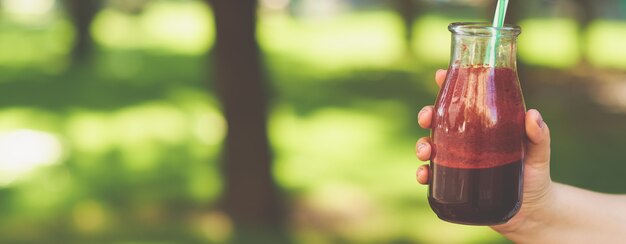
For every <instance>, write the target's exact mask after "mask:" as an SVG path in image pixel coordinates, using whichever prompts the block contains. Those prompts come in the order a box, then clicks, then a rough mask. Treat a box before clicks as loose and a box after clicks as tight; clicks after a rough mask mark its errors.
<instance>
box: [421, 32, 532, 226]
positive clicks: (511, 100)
mask: <svg viewBox="0 0 626 244" xmlns="http://www.w3.org/2000/svg"><path fill="white" fill-rule="evenodd" d="M448 29H449V30H450V31H451V32H452V53H451V60H450V66H449V68H448V73H447V75H446V79H445V81H444V83H443V85H442V88H441V90H440V92H439V95H438V97H437V101H436V103H435V109H434V114H433V121H432V125H433V128H432V134H431V141H432V154H431V161H430V169H431V177H430V182H429V183H430V186H429V191H428V202H429V203H430V206H431V208H432V209H433V211H434V212H435V213H436V214H437V216H439V218H441V219H443V220H446V221H449V222H454V223H461V224H471V225H495V224H501V223H505V222H506V221H508V220H509V219H510V218H512V217H513V216H514V215H515V214H516V213H517V211H518V210H519V208H520V207H521V203H522V183H523V182H522V180H523V168H524V165H523V162H524V146H525V139H526V135H525V126H524V117H525V111H526V108H525V105H524V98H523V96H522V92H521V89H520V84H519V79H518V76H517V68H516V51H517V50H516V38H517V36H518V35H519V34H520V32H521V31H520V28H519V27H518V26H510V25H505V26H504V27H502V28H495V27H491V26H489V24H487V23H452V24H450V25H449V27H448ZM496 35H497V36H498V37H499V38H497V40H496V38H494V36H496Z"/></svg>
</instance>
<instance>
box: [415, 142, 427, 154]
mask: <svg viewBox="0 0 626 244" xmlns="http://www.w3.org/2000/svg"><path fill="white" fill-rule="evenodd" d="M425 147H426V143H423V142H420V143H418V144H417V153H420V152H421V151H422V150H423V149H424V148H425Z"/></svg>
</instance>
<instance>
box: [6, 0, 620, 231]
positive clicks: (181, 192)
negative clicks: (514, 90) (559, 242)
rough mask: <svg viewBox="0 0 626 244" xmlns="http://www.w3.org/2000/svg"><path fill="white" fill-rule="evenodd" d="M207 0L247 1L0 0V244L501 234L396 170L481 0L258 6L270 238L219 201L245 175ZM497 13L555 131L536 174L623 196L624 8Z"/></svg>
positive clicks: (616, 1)
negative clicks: (233, 140) (272, 203)
mask: <svg viewBox="0 0 626 244" xmlns="http://www.w3.org/2000/svg"><path fill="white" fill-rule="evenodd" d="M210 2H212V3H219V4H223V5H229V4H230V5H235V6H234V8H235V9H236V8H237V7H238V6H236V5H237V4H241V5H242V7H241V8H245V7H246V6H248V7H249V6H253V5H254V1H233V0H215V1H207V2H203V1H197V0H0V14H1V15H0V243H229V242H237V241H238V240H239V241H241V240H245V238H244V239H240V238H239V239H238V238H236V236H238V235H250V236H252V237H253V238H256V237H257V236H261V237H262V238H268V240H274V243H275V242H276V240H282V241H290V242H294V243H507V240H505V239H504V238H502V237H500V236H499V235H498V234H496V233H495V232H493V231H491V230H490V229H489V228H487V227H469V226H461V225H455V224H449V223H445V222H443V221H440V220H438V219H437V217H436V216H435V215H434V213H432V211H431V210H430V208H429V206H428V203H427V201H426V189H427V188H426V187H425V186H420V185H418V184H417V183H416V182H415V177H414V173H415V170H416V169H417V167H418V166H419V165H421V164H422V163H423V162H420V161H418V160H417V159H416V158H415V156H414V145H415V141H416V140H417V139H418V138H419V137H421V136H425V135H428V131H426V130H423V129H420V128H419V127H418V126H417V123H416V114H417V111H418V110H419V109H420V108H421V107H422V106H424V105H428V104H432V103H433V102H434V99H435V96H436V94H437V88H436V86H435V84H434V82H433V77H434V71H435V70H436V69H438V68H445V67H446V66H447V63H448V59H449V48H450V34H449V32H448V31H447V25H448V24H449V23H450V22H455V21H488V20H489V19H490V18H491V16H492V15H493V13H491V12H492V10H493V9H494V8H493V6H494V5H495V0H494V1H486V0H458V1H451V0H447V1H446V0H428V1H426V0H424V1H417V0H387V1H374V0H368V1H365V0H363V1H351V0H259V2H258V6H257V11H256V12H257V18H256V27H257V29H256V39H257V41H258V45H259V47H260V50H261V56H260V58H261V60H262V64H261V67H262V69H263V72H262V74H261V75H260V76H261V77H260V78H259V80H264V81H266V83H263V84H265V88H267V90H268V93H267V94H263V93H261V95H262V96H266V97H265V98H264V99H267V101H269V106H268V107H269V109H268V112H267V121H268V124H267V133H268V137H269V145H271V155H272V156H271V157H270V158H271V160H272V162H273V164H272V167H271V168H268V167H266V166H267V165H262V166H260V167H261V168H263V167H265V168H267V171H268V172H271V173H272V176H273V177H272V178H273V179H274V181H275V183H276V189H277V190H278V191H279V192H280V193H281V194H278V195H271V196H272V197H273V198H276V199H275V200H277V202H280V203H283V204H279V205H280V207H277V208H276V209H278V212H275V213H274V212H272V213H270V214H268V216H269V217H268V218H265V219H262V220H258V219H257V220H251V221H252V222H254V223H252V225H251V226H263V225H271V226H272V228H269V229H276V230H277V231H275V230H270V231H268V233H256V232H254V231H242V229H241V226H250V225H248V224H249V223H246V222H245V221H246V218H245V217H244V218H239V219H237V218H235V219H233V218H231V215H232V213H233V211H238V210H237V209H239V210H242V211H248V210H247V209H252V210H250V211H253V212H254V209H255V208H257V210H259V209H258V208H259V207H263V206H264V205H263V203H261V202H256V201H249V202H243V203H242V204H237V207H236V208H229V207H228V206H224V204H223V201H222V200H221V199H222V198H223V196H224V193H225V191H226V189H229V188H228V184H226V183H225V182H228V181H227V179H226V178H227V177H234V178H231V179H230V180H231V181H235V182H242V184H244V185H245V184H246V182H247V181H248V180H249V179H248V178H246V177H242V174H234V175H231V174H224V173H222V172H224V170H232V169H228V167H222V166H224V164H225V163H233V162H231V161H232V160H231V161H229V160H228V157H224V156H223V155H224V154H222V153H220V152H222V149H224V148H225V147H224V142H225V140H226V137H227V134H228V133H227V128H228V126H227V125H228V123H227V121H226V118H225V116H224V113H223V111H224V110H223V109H222V108H223V103H222V102H220V97H221V96H219V95H218V91H217V90H216V87H219V84H220V82H225V81H222V80H219V79H220V78H216V77H219V76H216V73H219V69H218V68H216V67H215V65H214V63H215V62H220V61H219V60H220V58H223V57H224V56H225V55H222V56H220V55H219V54H218V55H216V52H215V50H216V39H217V37H218V35H221V33H220V32H218V31H216V21H215V18H214V17H215V13H216V11H219V8H217V9H216V8H214V6H213V5H212V4H211V3H210ZM229 2H230V3H229ZM521 2H523V5H522V3H521ZM231 7H233V6H231ZM509 8H510V10H509V15H508V18H509V19H508V21H507V22H510V23H513V22H516V23H518V24H519V25H521V26H522V29H523V33H522V35H521V36H520V38H519V45H518V47H519V51H518V53H519V56H518V57H519V61H520V63H519V71H520V74H519V75H520V79H521V82H522V87H523V90H524V95H525V99H526V103H527V107H528V108H537V109H539V110H540V111H542V113H543V116H544V119H545V120H546V121H547V123H548V124H549V125H550V128H551V131H552V133H553V140H552V145H553V148H552V153H553V155H552V175H553V179H554V180H556V181H559V182H564V183H568V184H572V185H576V186H580V187H584V188H588V189H592V190H597V191H603V192H613V193H623V192H624V186H625V184H624V183H626V182H625V181H624V178H623V172H624V171H625V170H626V164H624V162H626V160H624V156H623V155H621V151H622V150H624V149H626V148H625V146H624V145H626V44H624V43H625V42H624V40H626V1H624V0H612V1H610V0H606V1H590V0H588V1H584V0H577V1H574V0H529V1H512V3H511V5H510V6H509ZM224 14H226V16H227V17H228V16H230V17H231V18H234V19H237V18H238V16H239V15H242V16H243V15H245V14H246V12H245V11H232V12H228V13H224ZM244 17H245V16H244ZM229 24H232V23H226V25H225V26H228V25H229ZM218 25H219V23H218ZM231 31H234V32H237V31H245V30H238V29H234V30H231ZM226 32H228V31H225V32H222V33H226ZM231 51H232V50H231ZM234 51H238V50H234ZM218 53H219V52H218ZM240 53H242V55H237V56H240V57H235V58H240V59H243V60H245V59H247V58H248V56H246V55H248V53H246V51H245V50H244V51H241V52H240ZM250 55H252V56H250V57H251V58H255V56H254V53H250ZM219 67H220V68H223V67H224V66H219ZM231 68H233V67H231ZM236 68H240V72H241V73H246V72H248V71H249V69H248V67H247V66H245V65H242V67H236ZM252 69H254V67H253V68H252ZM252 73H253V74H254V72H252ZM244 84H245V83H244ZM251 87H252V88H250V87H248V86H242V87H239V88H240V89H241V90H242V91H243V90H246V89H256V88H254V87H255V86H251ZM243 94H246V93H243ZM230 96H232V97H234V98H235V99H237V100H241V101H244V103H245V101H246V99H249V98H248V97H246V96H245V95H240V96H238V95H237V94H234V95H232V94H231V95H230ZM248 102H250V101H248ZM254 102H255V101H252V103H254ZM235 113H236V111H235ZM244 117H245V116H244ZM261 128H262V127H261ZM250 136H251V137H253V136H254V135H250ZM249 139H250V141H254V140H256V139H258V138H249ZM262 139H263V138H261V141H263V140H262ZM258 150H262V148H261V149H259V148H255V149H251V151H258ZM238 153H240V154H246V153H249V152H248V151H247V150H242V151H240V152H238ZM225 158H226V159H225ZM223 159H225V160H223ZM260 160H261V161H262V159H260ZM255 163H257V162H254V160H252V161H250V162H234V163H233V164H234V165H236V166H237V167H240V168H237V169H235V171H236V170H242V168H241V167H246V165H251V164H255ZM252 168H254V167H252ZM244 171H245V169H244ZM249 173H250V174H252V175H256V174H257V173H259V172H257V171H254V172H249ZM259 177H263V174H262V173H259ZM232 189H234V188H232ZM237 189H239V190H237V191H241V192H240V194H243V195H254V194H257V195H260V196H265V195H264V192H265V191H267V190H268V189H266V188H263V187H257V186H256V185H254V183H253V182H252V183H250V185H249V186H247V187H244V188H243V190H241V188H237ZM276 189H274V190H276ZM270 190H271V189H270ZM260 199H264V198H263V197H262V198H260ZM235 200H237V199H235ZM259 201H262V200H259ZM226 203H228V201H226ZM599 207H601V206H599ZM224 209H226V210H224ZM229 209H230V210H229ZM233 209H235V210H233ZM260 210H261V211H263V209H260ZM272 216H273V217H272ZM255 221H256V222H255ZM258 230H259V232H263V231H264V229H263V228H261V229H258ZM276 233H283V234H284V233H286V234H287V239H280V238H278V239H276V238H273V237H271V236H272V235H277V234H276ZM278 235H280V234H278ZM268 236H269V237H268ZM256 240H257V241H252V242H251V243H264V241H260V240H262V239H256ZM242 242H243V241H242ZM266 243H269V242H266Z"/></svg>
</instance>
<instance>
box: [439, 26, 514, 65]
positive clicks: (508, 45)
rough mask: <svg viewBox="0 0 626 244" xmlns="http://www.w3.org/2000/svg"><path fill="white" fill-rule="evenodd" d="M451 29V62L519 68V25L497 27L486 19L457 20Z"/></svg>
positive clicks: (455, 63)
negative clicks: (492, 25)
mask: <svg viewBox="0 0 626 244" xmlns="http://www.w3.org/2000/svg"><path fill="white" fill-rule="evenodd" d="M449 30H450V31H451V32H452V50H451V51H452V52H451V57H450V58H451V59H450V60H451V61H450V65H451V66H453V67H455V66H456V67H463V66H486V67H502V68H512V69H516V67H517V62H516V60H517V57H516V53H517V43H516V41H517V35H519V33H520V29H519V27H517V26H505V27H503V28H494V27H491V26H489V25H488V24H484V23H453V24H451V25H450V26H449ZM495 36H497V39H496V38H495Z"/></svg>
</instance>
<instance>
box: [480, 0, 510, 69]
mask: <svg viewBox="0 0 626 244" xmlns="http://www.w3.org/2000/svg"><path fill="white" fill-rule="evenodd" d="M508 5H509V0H498V5H496V13H495V14H494V16H493V27H494V28H502V26H504V17H505V16H506V8H507V6H508ZM499 38H500V32H499V31H498V29H494V35H493V37H492V38H491V41H490V42H489V45H488V46H487V52H486V54H487V55H488V58H487V60H489V61H488V62H489V65H490V66H493V67H495V65H496V48H497V47H498V46H497V45H498V39H499Z"/></svg>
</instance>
